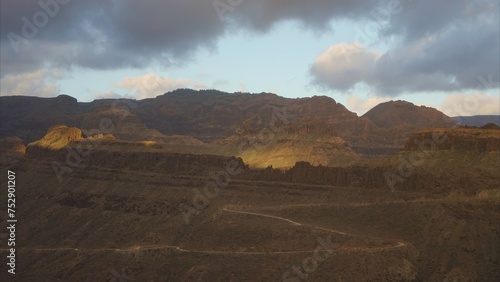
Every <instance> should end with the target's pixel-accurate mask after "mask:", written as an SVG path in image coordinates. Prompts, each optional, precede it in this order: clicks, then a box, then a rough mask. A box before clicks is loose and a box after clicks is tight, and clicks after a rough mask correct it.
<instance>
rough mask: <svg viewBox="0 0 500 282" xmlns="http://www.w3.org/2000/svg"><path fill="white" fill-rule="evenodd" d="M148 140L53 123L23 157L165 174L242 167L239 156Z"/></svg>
mask: <svg viewBox="0 0 500 282" xmlns="http://www.w3.org/2000/svg"><path fill="white" fill-rule="evenodd" d="M162 149H163V147H162V145H160V144H158V143H156V142H152V141H149V142H148V141H143V142H128V141H118V140H116V139H115V138H114V137H113V136H111V135H96V136H91V137H89V138H84V137H83V136H82V131H81V130H80V129H78V128H69V127H66V126H55V127H52V128H51V129H49V131H48V132H47V134H46V135H45V136H44V137H43V138H42V139H41V140H39V141H36V142H33V143H31V144H29V145H28V146H27V150H26V157H27V158H32V159H40V160H46V161H51V162H53V163H54V162H55V163H56V166H57V167H58V168H59V169H61V168H62V167H68V168H75V167H80V166H81V167H88V166H94V167H105V168H110V169H130V170H143V171H156V172H165V173H188V174H191V173H192V174H196V173H202V172H206V171H216V170H218V169H224V168H226V166H227V165H228V164H229V165H230V166H232V167H237V168H241V169H245V168H246V166H245V164H244V163H243V161H242V160H241V159H240V158H235V157H224V156H212V155H193V154H177V153H169V152H165V151H163V150H162Z"/></svg>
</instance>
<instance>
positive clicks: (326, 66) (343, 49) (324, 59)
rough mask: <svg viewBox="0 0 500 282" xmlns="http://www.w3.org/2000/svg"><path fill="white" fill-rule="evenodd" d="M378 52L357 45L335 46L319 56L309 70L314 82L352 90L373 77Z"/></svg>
mask: <svg viewBox="0 0 500 282" xmlns="http://www.w3.org/2000/svg"><path fill="white" fill-rule="evenodd" d="M379 57H380V54H379V53H378V52H370V51H367V50H366V49H365V48H363V46H361V45H359V44H356V43H354V44H348V43H345V42H342V43H339V44H335V45H333V46H331V47H330V48H328V49H327V50H326V51H325V52H324V53H323V54H321V55H320V56H319V57H318V58H317V59H316V62H315V63H314V64H313V66H312V68H311V74H312V75H313V76H314V77H315V78H314V82H315V83H316V84H318V85H321V86H324V87H330V88H334V89H339V90H348V89H350V88H353V87H354V86H355V85H356V84H357V83H358V82H360V81H362V80H365V79H367V78H368V77H371V76H372V75H373V72H374V70H375V63H376V61H377V59H378V58H379Z"/></svg>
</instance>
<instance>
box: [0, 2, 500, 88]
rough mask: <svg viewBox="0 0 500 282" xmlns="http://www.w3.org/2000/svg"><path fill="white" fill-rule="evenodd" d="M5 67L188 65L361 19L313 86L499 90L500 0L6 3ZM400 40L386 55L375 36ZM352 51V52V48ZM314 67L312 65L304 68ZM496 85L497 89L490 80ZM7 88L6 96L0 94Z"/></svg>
mask: <svg viewBox="0 0 500 282" xmlns="http://www.w3.org/2000/svg"><path fill="white" fill-rule="evenodd" d="M0 5H1V9H0V11H1V14H0V18H1V21H2V22H1V23H2V24H1V25H0V52H1V59H0V64H1V66H2V72H1V77H2V80H3V79H4V77H5V76H7V75H28V74H30V73H35V72H37V71H41V70H42V69H62V70H65V71H71V69H72V68H74V67H78V68H87V69H95V70H113V69H123V68H143V67H146V66H151V65H162V66H176V65H179V64H183V63H185V62H188V61H189V59H190V58H191V55H192V54H194V53H195V52H196V51H197V50H199V49H200V48H202V49H203V48H204V49H211V50H213V49H216V47H217V42H218V40H219V39H220V38H221V37H222V36H224V35H227V34H230V33H231V32H233V31H240V30H244V31H247V32H248V31H250V32H255V33H262V32H266V31H268V30H270V29H271V28H272V27H274V26H275V25H276V24H278V23H280V22H283V21H290V20H292V21H297V22H299V23H301V24H302V25H303V26H304V27H306V28H308V29H311V30H314V31H317V32H321V31H325V30H328V29H330V28H331V25H330V24H331V22H332V20H346V21H350V22H352V23H353V25H361V26H362V28H361V29H360V30H358V31H357V34H356V36H355V37H356V40H357V41H358V43H360V44H355V43H350V44H348V43H342V44H334V45H332V46H331V47H330V48H329V49H328V50H325V52H324V53H323V54H322V55H321V56H320V57H319V58H318V59H317V60H316V62H314V64H313V66H312V67H311V71H310V73H311V75H312V78H313V82H314V83H315V84H317V85H321V86H322V87H326V88H328V89H334V90H341V91H345V90H347V89H351V88H353V87H354V86H355V85H356V84H358V83H363V84H366V85H368V86H371V87H373V88H374V91H375V92H376V93H380V94H381V95H385V96H395V95H398V94H400V93H402V92H411V91H417V92H418V91H457V90H464V89H492V88H495V87H498V85H497V86H495V83H493V84H488V85H486V86H485V85H484V84H483V83H480V79H479V78H478V77H480V76H483V77H488V76H491V77H492V78H493V82H497V81H498V80H499V79H498V78H499V76H500V75H499V73H500V71H499V68H500V67H499V63H498V53H499V52H500V50H499V49H500V47H499V46H500V44H499V2H498V1H497V0H443V1H435V0H421V1H412V0H401V1H399V0H387V1H381V2H379V1H363V0H310V1H303V0H288V1H274V0H251V1H250V0H215V1H212V0H209V1H199V0H183V1H178V0H164V1H159V0H143V1H135V0H120V1H118V0H86V1H75V0H26V1H1V2H0ZM374 41H380V42H384V41H390V42H396V44H391V47H390V48H389V49H388V50H387V51H384V52H383V53H379V52H377V50H372V49H371V48H370V45H369V44H370V42H374ZM345 51H347V55H346V53H345ZM304 68H307V66H304ZM492 85H493V86H492ZM2 92H5V91H4V90H2Z"/></svg>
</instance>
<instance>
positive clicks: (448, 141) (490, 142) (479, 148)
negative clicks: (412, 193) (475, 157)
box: [403, 127, 500, 153]
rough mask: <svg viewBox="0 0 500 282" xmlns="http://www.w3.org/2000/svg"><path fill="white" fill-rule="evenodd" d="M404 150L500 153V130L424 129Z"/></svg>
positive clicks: (471, 128)
mask: <svg viewBox="0 0 500 282" xmlns="http://www.w3.org/2000/svg"><path fill="white" fill-rule="evenodd" d="M403 150H405V151H411V150H450V151H473V152H480V153H485V152H499V151H500V129H495V128H493V129H488V128H477V127H458V128H436V129H424V130H421V131H418V132H416V133H415V134H413V135H412V137H411V138H410V139H409V140H408V141H407V142H406V144H405V146H404V148H403Z"/></svg>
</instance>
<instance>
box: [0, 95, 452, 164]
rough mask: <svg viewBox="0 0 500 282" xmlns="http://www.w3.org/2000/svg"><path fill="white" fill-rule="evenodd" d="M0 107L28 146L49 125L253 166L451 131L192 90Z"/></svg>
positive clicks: (388, 109)
mask: <svg viewBox="0 0 500 282" xmlns="http://www.w3.org/2000/svg"><path fill="white" fill-rule="evenodd" d="M0 109H1V114H0V117H1V123H0V126H1V131H0V136H1V137H7V136H16V137H20V138H21V139H22V140H23V142H24V143H25V144H28V143H31V142H34V141H36V140H39V139H41V138H42V137H43V136H44V135H45V134H46V132H47V130H48V129H49V128H50V127H52V126H54V125H66V126H70V127H77V128H80V129H82V131H83V134H84V136H87V135H88V136H87V137H90V136H91V135H95V134H111V135H113V136H114V137H116V138H117V139H119V140H123V141H151V142H156V143H158V144H159V146H162V147H163V148H164V150H165V151H170V152H177V153H190V154H215V155H223V156H240V157H242V158H243V160H244V161H245V163H247V164H249V165H251V166H254V167H267V166H269V165H272V166H274V167H292V166H293V165H294V164H295V163H296V162H297V161H303V160H307V161H309V162H311V164H313V165H328V166H343V165H349V164H351V163H352V162H353V160H354V161H355V160H356V159H357V158H359V157H361V156H376V155H388V154H393V153H395V152H397V151H398V150H400V149H401V148H402V147H403V145H404V143H405V141H406V140H408V138H410V136H411V135H412V134H413V133H414V132H416V131H417V130H420V129H424V128H433V127H446V128H451V127H454V126H456V122H455V121H454V120H453V119H452V118H450V117H448V116H446V115H445V114H443V113H442V112H440V111H438V110H436V109H434V108H430V107H425V106H416V105H414V104H412V103H409V102H406V101H390V102H386V103H382V104H379V105H377V106H376V107H374V108H373V109H371V110H370V111H368V112H367V113H366V114H364V115H363V116H358V115H357V114H355V113H353V112H351V111H349V110H348V109H347V108H346V107H345V106H343V105H342V104H340V103H337V102H336V101H335V100H334V99H332V98H330V97H326V96H313V97H310V98H295V99H291V98H284V97H280V96H278V95H275V94H272V93H260V94H249V93H225V92H221V91H217V90H199V91H197V90H191V89H178V90H175V91H172V92H169V93H166V94H164V95H161V96H158V97H156V98H152V99H144V100H131V99H118V100H114V99H102V100H95V101H93V102H88V103H86V102H78V101H77V100H76V99H75V98H73V97H70V96H67V95H60V96H58V97H55V98H39V97H26V96H10V97H1V98H0ZM103 124H104V125H105V126H104V127H105V129H107V130H102V129H103ZM103 131H105V132H103Z"/></svg>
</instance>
